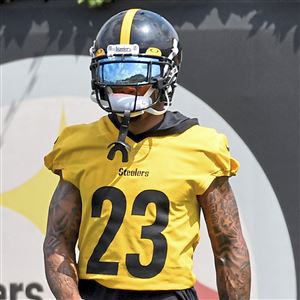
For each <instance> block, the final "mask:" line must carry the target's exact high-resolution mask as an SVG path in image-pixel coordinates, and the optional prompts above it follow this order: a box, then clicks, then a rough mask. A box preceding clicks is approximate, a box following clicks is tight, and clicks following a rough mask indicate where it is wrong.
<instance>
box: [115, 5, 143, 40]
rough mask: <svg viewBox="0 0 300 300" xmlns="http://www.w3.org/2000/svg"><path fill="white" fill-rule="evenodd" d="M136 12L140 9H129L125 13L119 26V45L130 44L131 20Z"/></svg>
mask: <svg viewBox="0 0 300 300" xmlns="http://www.w3.org/2000/svg"><path fill="white" fill-rule="evenodd" d="M138 10H140V9H139V8H134V9H129V10H128V11H127V12H126V14H125V16H124V18H123V22H122V26H121V35H120V44H130V32H131V26H132V22H133V18H134V16H135V14H136V13H137V11H138Z"/></svg>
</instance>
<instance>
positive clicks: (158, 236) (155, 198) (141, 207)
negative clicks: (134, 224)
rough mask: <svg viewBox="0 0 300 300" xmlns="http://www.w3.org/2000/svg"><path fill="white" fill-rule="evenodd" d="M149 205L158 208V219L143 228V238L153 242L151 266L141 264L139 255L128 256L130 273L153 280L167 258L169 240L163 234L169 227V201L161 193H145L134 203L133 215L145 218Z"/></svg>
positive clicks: (152, 191) (150, 191) (147, 191)
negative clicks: (151, 204) (152, 204)
mask: <svg viewBox="0 0 300 300" xmlns="http://www.w3.org/2000/svg"><path fill="white" fill-rule="evenodd" d="M149 203H154V204H155V206H156V219H155V221H154V223H153V224H152V225H149V226H143V227H142V234H141V238H142V239H149V240H152V242H153V256H152V260H151V262H150V264H149V265H147V266H143V265H141V264H140V259H139V256H140V255H139V254H127V255H126V266H127V269H128V272H129V273H130V274H131V275H133V276H134V277H139V278H151V277H154V276H155V275H157V274H159V273H160V272H161V270H162V268H163V267H164V265H165V261H166V256H167V240H166V238H165V236H164V235H163V234H162V233H161V232H162V231H163V230H164V229H165V228H166V227H167V225H168V216H169V199H168V198H167V196H166V195H165V194H164V193H162V192H160V191H156V190H146V191H143V192H141V193H140V194H139V195H138V196H137V197H136V199H135V201H134V203H133V208H132V214H133V215H140V216H144V215H145V213H146V208H147V205H148V204H149Z"/></svg>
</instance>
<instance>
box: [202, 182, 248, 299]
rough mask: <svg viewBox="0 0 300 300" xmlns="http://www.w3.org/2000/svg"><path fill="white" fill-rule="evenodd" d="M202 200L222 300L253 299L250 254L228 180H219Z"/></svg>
mask: <svg viewBox="0 0 300 300" xmlns="http://www.w3.org/2000/svg"><path fill="white" fill-rule="evenodd" d="M199 200H200V204H201V207H202V210H203V213H204V217H205V221H206V224H207V229H208V234H209V237H210V240H211V245H212V249H213V253H214V258H215V267H216V276H217V286H218V293H219V297H220V300H227V299H229V300H235V299H242V300H247V299H250V284H251V271H250V260H249V253H248V249H247V245H246V243H245V240H244V238H243V234H242V229H241V224H240V220H239V213H238V208H237V205H236V201H235V198H234V195H233V192H232V189H231V187H230V185H229V182H228V178H227V177H219V178H216V179H215V180H214V181H213V183H212V184H211V185H210V187H209V188H208V190H207V191H206V192H205V193H204V194H203V195H201V196H199Z"/></svg>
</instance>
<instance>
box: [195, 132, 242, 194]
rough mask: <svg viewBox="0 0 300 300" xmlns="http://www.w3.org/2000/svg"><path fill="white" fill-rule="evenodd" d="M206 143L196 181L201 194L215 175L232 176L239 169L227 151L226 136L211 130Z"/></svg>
mask: <svg viewBox="0 0 300 300" xmlns="http://www.w3.org/2000/svg"><path fill="white" fill-rule="evenodd" d="M207 141H208V142H207V143H206V145H205V147H204V149H202V151H201V152H202V157H203V158H202V159H201V161H200V164H201V167H202V170H204V172H202V173H201V172H200V174H199V176H198V178H197V179H198V180H197V181H196V190H197V194H198V195H202V194H203V193H204V192H205V191H206V190H207V188H208V187H209V186H210V184H211V183H212V181H213V180H214V179H215V178H216V177H221V176H228V177H230V176H234V175H236V173H237V171H238V170H239V167H240V165H239V162H238V161H237V160H236V159H234V158H233V157H232V156H231V154H230V151H229V146H228V141H227V137H226V136H225V135H224V134H220V133H217V132H216V131H212V132H211V133H210V135H209V136H208V137H207Z"/></svg>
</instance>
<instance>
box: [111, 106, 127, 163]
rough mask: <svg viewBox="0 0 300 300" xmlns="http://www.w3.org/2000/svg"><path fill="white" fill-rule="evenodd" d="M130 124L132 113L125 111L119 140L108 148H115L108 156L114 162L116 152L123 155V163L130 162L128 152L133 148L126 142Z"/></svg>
mask: <svg viewBox="0 0 300 300" xmlns="http://www.w3.org/2000/svg"><path fill="white" fill-rule="evenodd" d="M129 122H130V111H129V110H125V111H124V115H123V119H122V123H121V127H120V132H119V137H118V140H117V141H116V142H114V143H111V144H110V145H109V146H108V147H107V148H110V147H111V146H113V147H111V149H110V150H109V152H108V155H107V158H108V159H110V160H113V159H114V157H115V154H116V152H117V151H120V152H121V153H122V162H128V152H129V151H130V150H131V147H130V145H128V144H127V143H126V142H125V139H126V136H127V134H128V128H129Z"/></svg>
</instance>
